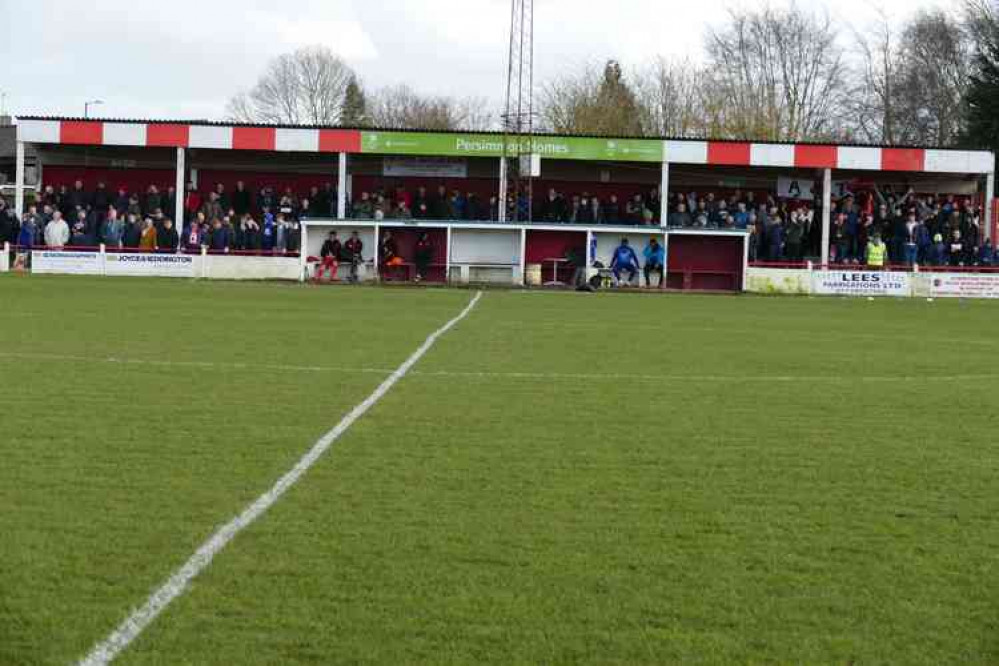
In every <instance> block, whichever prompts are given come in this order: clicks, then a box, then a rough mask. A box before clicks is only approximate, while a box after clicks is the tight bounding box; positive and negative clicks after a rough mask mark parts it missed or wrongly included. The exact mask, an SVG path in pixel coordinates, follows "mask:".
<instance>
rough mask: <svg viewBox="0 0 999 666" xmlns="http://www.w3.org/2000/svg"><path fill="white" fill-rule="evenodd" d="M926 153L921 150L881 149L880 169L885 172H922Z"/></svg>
mask: <svg viewBox="0 0 999 666" xmlns="http://www.w3.org/2000/svg"><path fill="white" fill-rule="evenodd" d="M925 162H926V151H925V150H923V149H922V148H883V149H882V150H881V168H882V169H883V170H885V171H922V170H923V167H924V166H925Z"/></svg>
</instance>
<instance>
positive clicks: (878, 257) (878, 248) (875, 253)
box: [867, 243, 888, 266]
mask: <svg viewBox="0 0 999 666" xmlns="http://www.w3.org/2000/svg"><path fill="white" fill-rule="evenodd" d="M887 255H888V246H887V245H885V244H884V243H868V244H867V265H868V266H884V265H885V258H886V257H887Z"/></svg>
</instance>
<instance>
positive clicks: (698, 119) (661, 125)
mask: <svg viewBox="0 0 999 666" xmlns="http://www.w3.org/2000/svg"><path fill="white" fill-rule="evenodd" d="M705 77H706V72H705V71H704V70H703V69H701V68H700V67H698V66H697V65H696V64H694V63H693V62H692V61H690V60H688V59H684V60H667V59H665V58H662V57H658V58H656V59H655V60H653V61H652V63H651V64H650V65H649V66H648V67H646V68H645V69H644V70H641V71H640V72H639V75H638V77H637V79H636V81H635V90H636V95H637V97H638V101H639V105H640V107H641V113H642V127H643V129H644V131H645V134H648V135H652V136H676V137H703V136H705V128H706V122H705V121H706V117H705V113H704V108H703V107H704V105H703V92H702V91H703V83H704V80H705Z"/></svg>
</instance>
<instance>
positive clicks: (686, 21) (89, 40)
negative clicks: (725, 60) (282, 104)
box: [0, 0, 957, 119]
mask: <svg viewBox="0 0 999 666" xmlns="http://www.w3.org/2000/svg"><path fill="white" fill-rule="evenodd" d="M779 3H780V0H773V4H775V5H777V4H779ZM745 4H753V3H752V2H751V0H741V1H740V0H696V1H693V2H692V1H690V0H611V1H610V2H595V1H587V0H535V72H536V74H535V78H536V80H540V79H544V78H545V77H546V76H549V75H551V74H552V73H555V72H558V71H559V70H562V69H564V68H566V67H570V66H574V65H579V64H582V63H586V62H600V61H603V60H606V59H607V58H617V59H619V60H621V61H622V62H623V63H625V64H626V65H627V64H636V63H641V62H644V61H646V60H648V59H650V58H652V57H653V56H656V55H666V56H671V55H673V56H683V55H691V56H694V57H697V56H698V55H699V53H700V51H701V42H702V37H703V35H704V31H705V28H706V26H707V25H708V24H709V22H711V21H717V20H718V19H719V17H720V16H722V15H723V14H724V12H725V10H726V8H729V7H733V6H740V5H745ZM798 4H799V6H802V7H808V8H816V7H817V8H820V9H822V8H825V9H827V10H828V11H829V12H830V14H831V16H832V17H833V18H834V19H835V20H836V21H837V22H838V23H841V24H842V25H843V28H844V32H847V31H848V29H849V26H850V25H855V26H858V27H862V26H863V25H865V24H866V23H869V22H870V21H872V20H873V19H874V18H875V16H876V12H875V8H876V7H883V8H884V9H885V10H886V11H887V12H888V13H889V15H890V16H892V17H893V19H902V18H904V17H905V16H907V15H908V14H909V13H911V12H913V11H915V10H917V9H918V8H920V7H943V8H945V9H946V8H950V7H953V6H954V5H955V4H957V3H956V2H955V1H954V0H829V1H826V0H798ZM509 5H510V3H509V0H279V1H275V0H167V1H166V2H164V1H163V0H157V1H155V2H153V1H149V0H90V1H89V2H81V1H80V0H32V1H31V2H25V1H24V0H0V25H3V26H4V33H6V34H5V35H4V38H2V39H0V92H3V93H6V98H5V99H6V104H5V107H6V111H7V112H8V113H10V112H14V113H22V114H25V115H28V114H57V115H82V113H83V105H84V102H86V101H87V100H92V99H101V100H104V105H103V106H100V107H97V108H96V109H94V110H93V111H92V113H91V115H103V116H108V117H119V118H122V117H128V118H185V119H191V118H212V119H217V118H220V117H222V115H223V113H224V109H225V103H226V100H227V99H228V98H229V97H230V96H231V95H233V94H234V93H236V92H238V91H239V90H241V89H245V88H249V87H250V86H252V85H253V82H254V80H255V79H256V77H257V75H258V74H259V73H260V71H261V70H262V69H263V67H264V65H265V63H266V62H267V60H268V59H269V58H271V57H273V56H275V55H277V54H280V53H283V52H286V51H290V50H293V49H294V48H296V47H298V46H301V45H307V44H314V43H321V44H325V45H327V46H329V47H330V48H332V49H333V50H334V51H336V52H337V53H339V54H340V55H341V56H343V57H344V58H345V59H346V60H347V61H348V62H349V63H350V65H351V66H353V67H354V68H355V70H356V71H357V72H358V73H359V74H360V76H361V78H362V80H363V81H364V82H365V84H366V85H367V86H369V87H380V86H384V85H392V84H397V83H407V84H409V85H411V86H412V87H414V88H416V89H418V90H421V91H426V92H434V93H441V94H450V95H465V94H474V95H480V96H485V97H488V98H491V99H493V100H499V99H501V97H502V92H503V90H504V86H505V80H504V75H505V67H506V51H507V31H508V30H509V18H510V17H509V12H510V10H509Z"/></svg>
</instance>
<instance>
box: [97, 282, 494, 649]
mask: <svg viewBox="0 0 999 666" xmlns="http://www.w3.org/2000/svg"><path fill="white" fill-rule="evenodd" d="M481 298H482V292H481V291H479V292H476V294H475V296H474V297H473V298H472V300H471V301H469V303H468V305H466V306H465V309H463V310H462V311H461V312H460V313H458V315H457V316H455V317H454V318H452V319H451V320H449V321H448V322H447V323H445V324H444V325H443V326H441V327H440V328H438V329H437V330H436V331H434V332H433V333H431V334H430V335H429V336H427V339H426V340H424V341H423V344H422V345H420V346H419V347H418V348H417V349H416V351H414V352H413V353H412V354H411V355H410V356H409V358H407V359H406V360H405V361H403V362H402V364H401V365H400V366H399V367H398V368H396V369H395V371H394V372H393V373H392V374H391V375H389V376H388V377H387V378H386V379H385V381H383V382H382V383H381V384H379V385H378V387H377V388H376V389H375V390H374V391H373V392H372V393H371V395H369V396H368V397H367V398H365V399H364V401H363V402H361V403H360V404H358V405H357V406H356V407H354V409H352V410H351V411H350V412H349V413H348V414H347V415H346V416H344V417H343V419H341V420H340V422H339V423H337V424H336V426H334V428H333V429H332V430H330V431H329V432H327V433H326V434H325V435H323V436H322V437H320V438H319V440H318V441H317V442H316V443H315V444H313V446H312V448H310V449H309V451H308V452H307V453H306V454H305V455H304V456H303V457H302V458H301V459H300V460H299V461H298V463H296V464H295V466H294V467H292V468H291V469H290V470H289V471H288V472H287V473H285V474H284V476H282V477H281V478H280V479H278V480H277V482H276V483H275V484H274V485H273V486H272V487H271V489H270V490H268V491H267V492H265V493H264V494H263V495H261V496H260V497H258V498H257V499H256V500H254V501H253V503H252V504H250V506H248V507H247V508H246V509H244V510H243V512H242V513H240V514H239V515H238V516H236V517H235V518H233V519H232V520H231V521H229V522H228V523H226V524H225V525H223V526H222V527H221V528H220V529H219V530H218V531H216V532H215V533H214V534H213V535H212V536H211V537H210V538H209V539H208V540H207V541H205V543H203V544H202V545H201V546H200V547H199V548H198V550H197V551H195V553H194V554H193V555H192V556H191V557H190V558H189V559H188V560H187V562H185V563H184V565H183V566H182V567H181V568H180V569H178V570H177V571H176V572H175V573H174V574H173V575H172V576H170V578H169V579H168V580H167V581H166V583H164V584H163V585H162V586H160V587H159V588H158V589H157V590H156V591H155V592H154V593H153V594H152V595H151V596H150V597H149V599H147V600H146V602H145V603H144V604H143V605H142V606H141V607H140V608H139V609H137V610H135V611H133V612H132V614H131V615H129V616H128V618H126V619H125V620H124V621H123V622H122V623H121V624H120V625H119V626H118V628H117V629H115V630H114V631H113V632H112V633H111V634H110V635H109V636H108V637H107V638H106V639H105V640H103V641H102V642H100V643H98V644H97V645H96V646H95V647H94V648H93V650H91V652H90V653H89V654H88V655H87V656H86V657H85V658H84V659H82V660H81V661H80V662H79V664H80V666H105V665H106V664H109V663H111V661H112V660H114V658H115V657H117V656H118V654H120V653H121V652H122V650H124V649H125V648H127V647H128V645H129V644H130V643H131V642H132V641H134V640H135V639H136V638H137V637H138V636H139V635H140V634H141V633H142V631H143V630H144V629H145V628H146V627H147V626H149V624H150V623H152V622H153V621H154V620H155V619H156V617H157V616H158V615H159V614H160V613H162V612H163V610H164V609H165V608H166V607H167V606H168V605H170V603H171V602H172V601H173V600H174V599H176V598H177V597H179V596H180V595H181V594H183V593H184V590H185V589H186V588H187V586H188V585H189V584H190V582H191V581H192V580H194V578H195V577H197V576H198V574H200V573H201V572H202V571H203V570H204V569H206V568H207V567H208V566H209V565H210V564H211V562H212V560H213V559H214V557H215V556H216V555H217V554H218V553H219V552H220V551H221V550H222V549H223V548H225V546H226V545H227V544H228V543H229V542H230V541H232V540H233V539H234V538H235V537H236V535H237V534H239V533H240V532H241V531H243V530H244V529H246V528H247V527H249V526H250V525H251V524H253V523H254V522H255V521H256V520H257V519H258V518H260V517H261V516H262V515H263V514H264V513H266V512H267V510H268V509H270V508H271V507H272V506H273V505H274V504H275V503H276V502H277V501H278V500H279V499H281V496H282V495H284V493H286V492H287V491H288V490H289V489H290V488H291V487H292V486H294V485H295V484H296V483H297V482H298V480H299V479H301V478H302V476H303V475H304V474H305V473H306V472H308V471H309V468H311V467H312V466H313V465H314V464H315V463H316V462H317V461H318V460H319V459H320V458H321V457H322V456H323V454H325V453H326V451H327V450H329V448H330V447H331V446H332V445H333V443H334V442H336V441H337V440H338V439H339V438H340V437H341V436H342V435H343V434H344V433H345V432H346V431H347V430H349V429H350V427H351V426H352V425H353V424H354V422H355V421H357V420H358V419H359V418H361V417H362V416H364V414H365V413H366V412H367V411H368V410H369V409H371V408H372V407H373V406H374V405H375V404H377V403H378V401H379V400H381V399H382V398H383V397H384V396H385V394H386V393H388V392H389V391H390V390H391V389H392V387H393V386H394V385H395V384H396V383H397V382H398V381H399V380H400V379H402V378H403V377H405V376H406V374H407V373H408V372H409V370H410V369H411V368H412V367H413V366H414V365H416V363H418V362H419V360H420V359H421V358H423V356H424V355H425V354H426V353H427V352H428V351H430V349H431V348H432V347H433V346H434V344H436V342H437V340H438V339H439V338H440V337H441V336H443V335H444V334H445V333H447V332H448V331H449V330H451V329H452V328H453V327H454V326H456V325H457V324H458V323H459V322H460V321H462V320H463V319H465V317H467V316H468V315H469V313H470V312H471V311H472V310H473V309H474V308H475V306H476V304H478V302H479V300H480V299H481Z"/></svg>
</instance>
